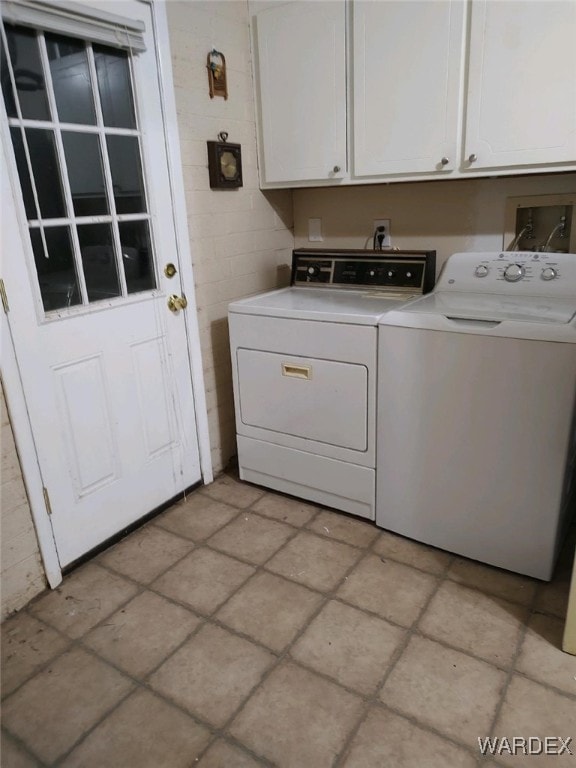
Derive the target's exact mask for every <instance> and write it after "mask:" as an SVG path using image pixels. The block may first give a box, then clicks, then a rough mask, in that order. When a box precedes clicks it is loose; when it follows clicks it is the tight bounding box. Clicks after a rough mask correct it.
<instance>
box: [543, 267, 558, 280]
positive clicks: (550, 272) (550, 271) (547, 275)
mask: <svg viewBox="0 0 576 768" xmlns="http://www.w3.org/2000/svg"><path fill="white" fill-rule="evenodd" d="M540 277H541V278H542V280H554V278H555V277H558V272H556V270H555V269H554V267H544V269H543V270H542V272H541V273H540Z"/></svg>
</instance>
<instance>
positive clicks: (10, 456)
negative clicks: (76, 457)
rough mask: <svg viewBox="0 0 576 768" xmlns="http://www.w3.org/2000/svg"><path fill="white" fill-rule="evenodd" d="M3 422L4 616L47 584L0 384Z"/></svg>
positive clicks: (0, 504)
mask: <svg viewBox="0 0 576 768" xmlns="http://www.w3.org/2000/svg"><path fill="white" fill-rule="evenodd" d="M0 397H1V405H2V424H1V427H0V430H1V431H0V444H1V448H2V474H1V485H0V515H1V517H0V534H1V538H2V548H1V557H2V559H1V574H0V579H1V582H2V586H1V590H2V619H4V618H5V617H6V616H7V615H8V614H9V613H12V611H16V610H18V608H22V606H24V605H26V603H27V602H28V601H29V600H31V599H32V598H33V597H34V596H35V595H37V594H38V593H39V592H41V591H42V590H43V589H44V587H45V586H46V580H45V578H44V569H43V567H42V563H41V561H40V553H39V551H38V541H37V539H36V531H35V530H34V525H33V523H32V516H31V514H30V507H29V505H28V498H27V496H26V490H25V488H24V483H23V481H22V471H21V469H20V461H19V459H18V454H17V452H16V446H15V445H14V436H13V434H12V427H11V426H10V421H9V416H8V411H7V409H6V401H5V399H4V389H3V388H0Z"/></svg>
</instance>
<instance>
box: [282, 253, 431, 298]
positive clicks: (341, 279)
mask: <svg viewBox="0 0 576 768" xmlns="http://www.w3.org/2000/svg"><path fill="white" fill-rule="evenodd" d="M435 266H436V252H435V251H393V252H391V251H368V250H363V251H356V250H332V251H328V250H323V249H322V250H320V249H314V250H312V249H310V250H305V249H300V250H295V251H294V252H293V255H292V285H297V286H299V287H302V286H313V287H315V288H318V287H322V286H325V287H326V288H348V289H354V290H362V289H371V290H374V289H376V290H380V291H382V290H384V291H387V292H390V291H394V292H399V293H409V294H411V295H414V294H419V293H427V292H428V291H430V290H432V288H433V287H434V279H435V274H434V273H435Z"/></svg>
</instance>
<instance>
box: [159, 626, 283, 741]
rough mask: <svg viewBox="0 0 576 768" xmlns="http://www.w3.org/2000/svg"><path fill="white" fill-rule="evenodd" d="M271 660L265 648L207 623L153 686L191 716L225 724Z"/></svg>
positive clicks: (162, 671)
mask: <svg viewBox="0 0 576 768" xmlns="http://www.w3.org/2000/svg"><path fill="white" fill-rule="evenodd" d="M273 661H274V656H272V655H271V654H270V653H268V652H267V651H265V650H263V649H262V648H259V647H257V646H256V645H254V644H253V643H250V642H248V641H247V640H243V639H242V638H240V637H238V636H237V635H233V634H231V633H230V632H228V631H226V630H224V629H221V628H220V627H216V626H214V625H210V624H207V625H205V626H204V627H202V629H201V630H200V631H199V632H198V633H197V634H196V635H194V637H192V638H190V640H188V641H187V642H186V643H185V644H184V645H183V646H182V647H181V648H180V649H179V650H178V651H176V653H175V654H174V655H173V656H171V657H170V658H169V659H168V661H166V662H165V663H164V664H163V665H162V666H161V667H160V668H159V669H158V670H157V671H156V672H155V673H154V674H153V675H152V676H151V678H150V685H151V686H152V688H154V689H155V690H157V691H159V692H160V693H162V694H164V695H165V696H168V698H170V699H172V700H173V701H175V702H176V703H177V704H179V705H180V706H182V707H184V708H185V709H187V710H188V711H189V712H190V713H191V714H195V715H196V716H198V717H200V718H201V719H203V720H206V721H208V722H209V723H211V724H212V725H215V726H222V725H224V723H225V722H226V720H228V718H229V717H230V716H231V715H232V714H233V713H234V711H235V710H236V709H237V707H238V706H239V705H240V704H241V703H242V702H243V700H244V699H246V697H247V696H248V695H249V694H250V692H251V691H252V689H253V688H254V686H255V685H256V684H257V683H258V682H259V681H260V678H261V677H262V675H263V674H264V672H265V671H266V670H267V668H268V667H270V665H271V664H272V662H273Z"/></svg>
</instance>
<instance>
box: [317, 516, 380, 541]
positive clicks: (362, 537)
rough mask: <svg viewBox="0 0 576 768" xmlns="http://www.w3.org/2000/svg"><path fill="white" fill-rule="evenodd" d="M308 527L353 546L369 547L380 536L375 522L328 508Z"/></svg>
mask: <svg viewBox="0 0 576 768" xmlns="http://www.w3.org/2000/svg"><path fill="white" fill-rule="evenodd" d="M308 529H309V530H311V531H314V533H318V534H320V536H326V537H327V538H329V539H336V540H337V541H343V542H344V543H345V544H352V546H353V547H367V546H368V545H369V544H370V543H371V542H372V541H374V539H375V538H376V536H378V528H376V526H375V525H374V524H373V523H368V522H364V521H362V520H358V519H355V518H353V517H348V516H347V515H343V514H339V513H338V512H329V511H328V510H322V512H320V514H319V515H317V516H316V517H315V518H314V520H313V521H312V522H311V523H310V524H309V525H308Z"/></svg>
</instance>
